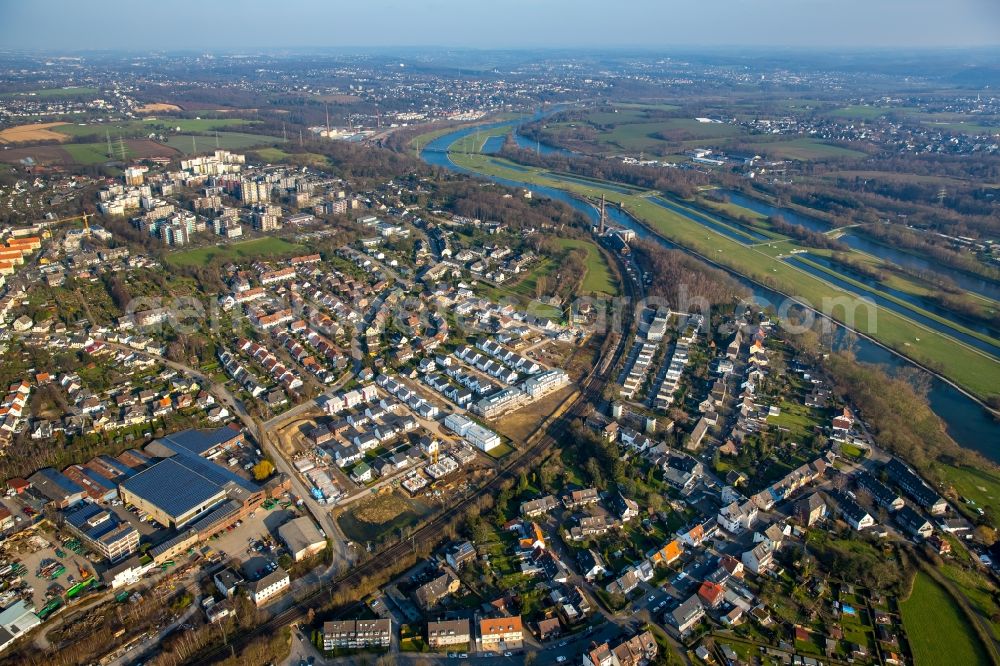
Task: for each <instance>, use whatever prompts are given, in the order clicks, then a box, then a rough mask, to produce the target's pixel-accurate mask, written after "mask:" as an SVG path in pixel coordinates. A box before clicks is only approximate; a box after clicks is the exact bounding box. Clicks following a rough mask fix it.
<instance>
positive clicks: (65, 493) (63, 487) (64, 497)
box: [28, 467, 84, 509]
mask: <svg viewBox="0 0 1000 666" xmlns="http://www.w3.org/2000/svg"><path fill="white" fill-rule="evenodd" d="M28 481H29V482H31V485H32V486H33V487H34V488H35V490H37V491H38V492H39V493H41V494H42V496H44V497H45V498H46V499H48V500H49V501H51V502H52V503H53V504H55V505H56V507H57V508H60V509H66V508H68V507H71V506H74V505H76V504H79V503H80V502H82V501H83V496H84V490H83V488H81V487H80V486H78V485H77V484H76V483H74V482H73V481H71V480H70V479H69V478H68V477H66V476H65V475H64V474H62V473H60V472H58V471H56V470H54V469H52V468H51V467H46V468H44V469H40V470H38V471H37V472H35V473H34V474H32V475H31V476H29V477H28Z"/></svg>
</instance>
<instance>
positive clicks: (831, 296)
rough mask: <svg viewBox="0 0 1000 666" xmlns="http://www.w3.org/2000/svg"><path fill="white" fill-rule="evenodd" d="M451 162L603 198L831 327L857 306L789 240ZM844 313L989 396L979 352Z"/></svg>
mask: <svg viewBox="0 0 1000 666" xmlns="http://www.w3.org/2000/svg"><path fill="white" fill-rule="evenodd" d="M452 159H453V160H454V161H455V163H456V164H458V165H460V166H463V167H465V168H468V169H470V170H472V171H477V172H480V173H484V174H488V175H496V176H500V177H503V178H508V179H511V180H516V181H522V182H527V183H532V184H539V185H547V186H549V187H553V188H556V189H561V190H565V191H568V192H573V193H576V194H580V195H584V196H588V197H600V196H601V195H602V194H604V195H605V196H608V197H609V198H611V199H612V200H620V201H622V202H623V203H624V206H625V208H626V209H627V210H628V211H629V212H630V213H632V214H633V215H635V216H636V217H637V218H638V219H640V220H643V221H644V222H645V223H646V224H647V225H649V226H650V227H651V228H653V229H654V230H655V231H656V232H657V233H659V234H660V235H662V236H663V237H665V238H667V239H669V240H671V241H673V242H675V243H678V244H679V245H682V246H684V247H686V248H689V249H691V250H694V251H696V252H698V253H699V254H701V255H703V256H705V257H710V258H711V259H712V260H713V261H716V262H718V263H719V264H722V265H724V266H726V267H728V268H730V269H732V270H734V271H735V272H737V273H740V274H742V275H746V276H748V277H751V278H753V279H756V280H758V281H761V282H764V283H766V284H768V285H773V286H774V287H775V288H776V289H778V290H780V291H782V292H784V293H787V294H792V295H794V297H795V298H796V300H798V301H805V302H808V303H810V304H812V305H813V306H814V307H816V308H817V309H820V310H821V311H823V312H825V313H826V314H829V315H830V316H831V317H833V318H835V319H837V320H838V321H844V320H845V319H847V318H848V315H849V313H848V312H847V310H846V307H847V306H850V305H856V304H858V303H859V300H858V295H857V294H855V293H853V292H850V291H847V290H845V289H841V288H838V287H835V286H833V285H831V284H828V283H825V282H823V281H821V280H819V279H817V278H816V277H814V276H812V275H810V274H809V273H808V272H806V271H804V270H802V269H799V268H796V267H795V266H792V265H790V264H787V263H786V262H784V261H781V260H780V259H778V258H777V257H778V255H779V254H782V253H786V254H787V253H788V252H789V251H790V250H791V249H793V248H795V247H796V246H795V245H794V243H792V242H790V241H784V242H781V243H776V244H774V247H771V246H769V245H762V246H752V247H751V246H747V245H744V244H742V243H739V242H737V241H735V240H732V239H730V238H727V237H725V236H723V235H721V234H719V233H717V232H715V231H713V230H712V229H710V228H707V227H706V226H703V225H701V224H699V223H698V222H696V221H693V220H690V219H687V218H686V217H683V216H681V215H679V214H677V213H675V212H673V211H670V210H667V209H665V208H662V207H661V206H657V205H656V204H654V203H653V202H651V201H649V200H647V199H645V198H643V197H641V196H636V195H631V194H629V195H623V194H621V193H619V192H615V191H614V189H612V188H607V187H603V186H602V185H601V184H600V183H598V182H595V183H594V184H592V185H590V184H587V185H584V184H581V183H575V182H565V181H562V180H556V179H554V178H551V177H550V176H549V174H548V173H547V172H544V171H542V170H539V169H529V170H527V171H519V170H513V169H506V168H504V166H503V161H502V160H497V159H489V160H488V159H486V158H485V157H484V156H481V155H469V154H453V155H452ZM613 187H617V186H616V185H613ZM838 303H839V305H838ZM850 315H851V317H850V318H852V319H853V327H854V328H855V329H856V330H858V331H860V332H863V333H865V334H867V335H870V336H872V337H874V338H876V339H877V340H879V341H880V342H882V343H883V344H885V345H887V346H889V347H890V348H893V349H895V350H897V351H899V352H901V353H903V354H905V355H906V356H909V357H911V358H913V359H915V360H917V361H919V362H921V363H924V364H925V365H928V366H932V367H938V368H940V369H941V372H942V374H943V375H945V376H946V377H948V378H950V379H952V380H953V381H955V382H956V383H957V384H959V385H961V386H962V387H964V388H966V389H967V390H969V391H970V392H971V393H973V394H975V395H978V396H980V397H983V398H986V397H989V396H990V395H993V394H995V393H997V387H1000V363H997V362H996V361H994V360H989V359H988V358H987V357H985V356H984V355H983V354H982V353H980V352H979V351H977V350H974V349H971V348H969V347H966V346H964V345H958V344H956V343H955V341H954V339H952V338H951V337H949V336H945V335H942V334H940V333H937V332H936V331H932V330H929V329H927V328H924V327H922V326H920V325H918V324H916V323H915V322H913V321H911V320H909V319H906V318H905V317H903V316H901V315H899V314H897V313H895V312H893V311H891V310H889V309H887V308H874V309H871V308H868V307H854V308H853V311H852V312H851V313H850Z"/></svg>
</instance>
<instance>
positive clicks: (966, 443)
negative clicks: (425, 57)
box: [420, 113, 1000, 462]
mask: <svg viewBox="0 0 1000 666" xmlns="http://www.w3.org/2000/svg"><path fill="white" fill-rule="evenodd" d="M540 117H542V114H541V113H538V114H535V115H534V116H532V118H531V119H532V120H535V119H537V118H540ZM504 124H506V123H503V122H499V123H495V124H493V125H488V126H487V127H499V126H500V125H504ZM477 129H479V130H482V129H483V127H479V128H476V127H472V128H466V129H463V130H457V131H455V132H451V133H449V134H445V135H443V136H440V137H438V138H437V139H435V140H434V141H431V142H430V143H428V144H427V145H426V146H425V147H424V149H423V150H422V151H421V153H420V157H421V159H423V160H424V161H425V162H427V163H428V164H432V165H434V166H438V167H441V168H443V169H447V170H449V171H455V172H459V173H466V174H470V175H473V176H477V177H479V178H487V179H489V180H492V181H494V182H496V183H499V184H501V185H506V186H508V187H513V188H518V189H526V190H531V191H532V192H533V193H534V194H536V195H540V196H544V197H549V198H551V199H555V200H557V201H562V202H565V203H567V204H569V205H570V206H572V207H573V208H574V209H576V210H578V211H580V212H582V213H583V214H585V215H587V216H588V217H589V218H591V219H592V220H594V221H595V222H596V221H597V220H598V218H599V214H598V211H597V210H596V209H595V208H594V207H593V206H591V205H590V204H588V203H587V202H585V201H581V200H580V199H577V198H576V197H574V196H572V195H570V194H568V193H566V192H564V191H562V190H558V189H555V188H552V187H545V186H540V185H533V184H530V183H525V182H520V181H516V180H511V179H507V178H499V177H492V176H486V175H484V174H480V173H477V172H473V171H470V170H468V169H465V168H462V167H459V166H458V165H456V164H455V163H454V162H452V161H451V158H450V157H449V156H448V152H447V151H448V146H450V145H451V144H452V143H454V142H455V141H457V140H459V139H461V138H462V137H465V136H468V135H469V134H472V133H475V132H476V131H477ZM516 136H519V135H517V134H516V133H515V137H516ZM733 203H737V202H736V201H735V200H733ZM739 205H743V204H742V203H740V204H739ZM748 207H749V206H748ZM776 210H777V209H776ZM762 212H763V211H762ZM765 214H771V213H765ZM780 214H781V215H782V216H783V217H785V219H786V220H788V221H789V222H793V220H792V219H790V217H789V216H788V215H786V214H785V213H783V212H782V213H780ZM607 215H608V219H609V222H610V223H611V224H614V225H618V226H622V227H627V228H629V229H632V230H633V231H635V233H636V235H637V236H639V237H641V238H652V239H654V240H656V241H657V242H659V243H660V244H662V245H664V246H666V247H670V248H675V249H676V248H677V246H676V245H675V244H674V243H671V242H670V241H667V240H666V239H664V238H662V237H660V236H657V235H654V234H651V233H650V232H649V230H648V229H646V227H645V226H643V225H641V224H639V223H638V222H636V221H635V220H634V219H632V217H631V216H629V215H628V214H626V213H623V212H622V211H621V210H619V209H618V208H617V207H614V206H609V207H608V209H607ZM727 272H730V274H732V275H733V277H735V278H736V279H738V280H739V281H740V282H741V283H742V284H743V285H744V286H746V287H747V288H748V289H749V290H750V291H751V292H752V293H753V297H754V300H755V302H756V303H757V304H759V305H761V306H764V307H766V306H769V305H770V306H774V307H777V306H778V305H780V304H781V303H782V302H784V301H785V297H784V296H782V295H781V294H778V293H777V292H775V291H772V290H770V289H766V288H764V287H761V286H759V285H756V284H754V283H752V282H750V281H748V280H746V279H745V278H743V277H742V276H740V275H737V274H733V273H732V272H731V271H727ZM855 353H856V354H857V357H858V359H859V360H861V361H865V362H867V363H875V364H878V365H880V366H883V367H884V368H886V369H888V370H896V369H900V368H904V367H910V368H912V367H915V366H913V364H912V363H910V362H909V361H908V360H906V359H905V358H902V357H900V356H898V355H897V354H895V353H893V352H891V351H889V350H888V349H885V348H884V347H882V346H880V345H878V344H876V343H874V342H872V341H870V340H867V339H865V338H862V337H858V338H857V340H856V343H855ZM928 377H929V378H930V390H929V391H928V395H927V397H928V400H929V402H930V406H931V409H933V410H934V412H935V413H936V414H937V415H938V416H940V417H941V419H942V421H944V423H945V427H946V428H947V430H948V434H949V435H950V436H951V437H952V439H954V440H955V441H956V442H958V444H959V445H961V446H963V447H965V448H968V449H971V450H974V451H978V452H979V453H981V454H983V455H984V456H986V457H987V458H989V459H990V460H993V461H994V462H1000V447H998V446H997V443H998V442H1000V422H998V421H996V420H994V419H993V417H992V416H991V415H990V414H989V413H988V412H987V411H986V410H984V409H983V408H982V406H980V405H979V404H978V403H977V402H976V401H974V400H972V399H971V398H969V397H968V396H966V395H965V394H964V393H962V392H961V391H959V390H958V389H956V388H955V387H954V386H952V385H951V384H949V383H948V382H946V381H943V380H941V379H939V378H937V377H935V376H933V375H928Z"/></svg>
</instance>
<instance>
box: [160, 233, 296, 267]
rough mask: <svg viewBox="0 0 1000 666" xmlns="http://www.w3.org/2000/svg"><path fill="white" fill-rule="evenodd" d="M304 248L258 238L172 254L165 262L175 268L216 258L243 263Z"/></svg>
mask: <svg viewBox="0 0 1000 666" xmlns="http://www.w3.org/2000/svg"><path fill="white" fill-rule="evenodd" d="M305 249H306V248H305V247H304V246H302V245H298V244H297V243H290V242H288V241H286V240H283V239H281V238H274V237H268V238H258V239H257V240H249V241H242V242H240V243H230V244H228V245H222V246H216V245H213V246H211V247H199V248H196V249H193V250H184V251H181V252H174V253H172V254H170V255H168V256H167V261H168V262H170V263H171V264H173V265H175V266H202V265H204V264H207V263H208V262H210V261H212V260H213V259H216V258H218V257H223V258H225V259H230V260H232V261H244V260H247V259H252V258H256V257H264V258H269V257H275V256H279V255H284V254H292V253H294V252H301V251H303V250H305Z"/></svg>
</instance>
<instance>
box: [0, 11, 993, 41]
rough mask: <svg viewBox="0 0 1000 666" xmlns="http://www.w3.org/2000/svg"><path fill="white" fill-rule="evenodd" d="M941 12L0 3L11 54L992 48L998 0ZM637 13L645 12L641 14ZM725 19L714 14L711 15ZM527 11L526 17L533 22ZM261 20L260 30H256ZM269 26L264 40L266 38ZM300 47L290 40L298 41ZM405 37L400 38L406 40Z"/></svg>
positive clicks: (1, 36) (2, 37) (0, 31)
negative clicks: (124, 6)
mask: <svg viewBox="0 0 1000 666" xmlns="http://www.w3.org/2000/svg"><path fill="white" fill-rule="evenodd" d="M947 9H948V20H947V21H941V20H940V19H939V17H938V14H939V13H940V5H939V3H937V2H936V0H884V1H883V2H880V3H875V4H874V6H873V3H869V2H866V1H865V0H839V1H838V0H770V2H766V3H764V2H752V1H750V0H709V1H708V2H706V3H701V4H700V5H699V6H697V7H693V6H688V5H686V4H681V3H670V2H662V1H661V2H655V1H653V0H635V1H634V2H632V3H630V6H628V7H627V8H619V7H614V8H612V11H608V5H607V3H605V2H603V1H601V0H577V1H576V2H569V1H568V0H552V1H551V2H548V3H546V4H544V5H539V4H538V3H534V2H531V1H530V0H502V1H501V3H499V6H497V5H492V6H490V7H488V8H485V7H483V6H474V5H472V4H470V3H467V2H459V1H457V0H426V2H424V3H422V4H420V5H416V4H414V3H407V2H401V1H400V0H384V1H383V2H379V3H377V6H372V5H366V6H364V7H361V6H343V7H335V6H331V5H330V4H328V3H324V2H320V1H319V0H288V1H287V2H285V3H282V4H281V5H280V6H275V5H274V4H272V3H267V2H264V1H263V0H247V1H246V2H243V3H241V4H240V5H239V7H238V10H239V11H234V10H233V7H231V6H229V5H225V6H223V5H216V4H207V5H206V4H201V3H197V2H194V1H193V0H174V1H173V2H171V3H169V5H168V6H164V5H157V6H153V5H138V6H130V7H128V9H127V11H122V7H121V6H120V5H118V4H117V3H115V2H113V1H112V0H94V1H92V2H89V3H86V4H85V5H84V4H79V3H72V4H69V5H66V4H64V3H60V2H55V1H54V0H39V1H37V2H32V3H20V2H15V1H14V0H0V15H2V16H4V18H5V20H4V21H3V23H2V25H0V41H2V43H3V46H4V49H5V50H6V51H34V52H46V53H48V52H62V53H67V52H94V51H100V52H104V51H111V52H129V53H131V52H136V51H144V52H149V51H150V50H152V51H167V52H187V51H205V50H209V51H211V52H232V51H236V52H239V51H262V50H289V49H305V50H313V49H323V48H333V49H358V48H362V49H382V48H398V49H414V48H438V49H472V50H478V51H489V50H512V51H524V50H537V49H545V50H566V49H570V50H579V49H596V50H606V49H610V50H629V49H632V50H636V51H650V50H661V51H670V50H677V49H681V50H684V49H691V48H695V49H709V50H712V49H717V48H722V49H746V48H760V49H781V50H787V49H801V50H806V51H810V52H817V51H837V52H841V51H845V50H847V51H856V50H862V51H866V50H872V51H878V52H882V51H888V50H892V49H918V50H936V49H944V50H954V49H960V50H965V49H970V48H971V49H977V48H995V47H1000V4H998V3H993V2H989V0H957V1H956V2H954V3H952V4H951V5H949V7H948V8H947ZM640 17H641V20H640ZM720 17H721V18H720ZM528 19H530V20H528ZM262 28H265V29H266V30H262ZM262 33H266V34H262ZM297 42H298V43H297ZM403 44H405V46H403Z"/></svg>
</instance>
